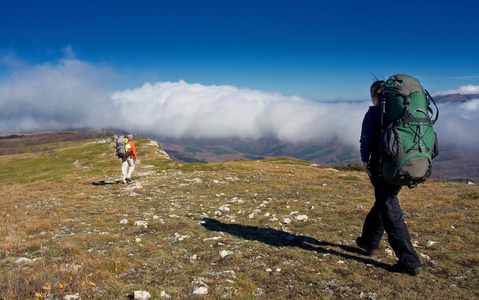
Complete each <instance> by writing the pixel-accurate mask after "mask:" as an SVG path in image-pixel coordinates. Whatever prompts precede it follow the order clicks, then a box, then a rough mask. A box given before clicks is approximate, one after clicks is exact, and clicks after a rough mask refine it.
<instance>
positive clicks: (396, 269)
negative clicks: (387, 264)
mask: <svg viewBox="0 0 479 300" xmlns="http://www.w3.org/2000/svg"><path fill="white" fill-rule="evenodd" d="M389 271H390V272H393V273H405V274H408V275H411V276H416V275H419V274H421V273H422V267H415V268H406V267H404V266H402V265H400V264H395V265H392V266H391V268H390V269H389Z"/></svg>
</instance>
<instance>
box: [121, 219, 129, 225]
mask: <svg viewBox="0 0 479 300" xmlns="http://www.w3.org/2000/svg"><path fill="white" fill-rule="evenodd" d="M120 224H128V220H127V219H123V220H121V221H120Z"/></svg>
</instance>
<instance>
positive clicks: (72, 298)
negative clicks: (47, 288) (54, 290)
mask: <svg viewBox="0 0 479 300" xmlns="http://www.w3.org/2000/svg"><path fill="white" fill-rule="evenodd" d="M80 299H81V298H80V294H78V293H76V294H75V295H65V296H63V300H80Z"/></svg>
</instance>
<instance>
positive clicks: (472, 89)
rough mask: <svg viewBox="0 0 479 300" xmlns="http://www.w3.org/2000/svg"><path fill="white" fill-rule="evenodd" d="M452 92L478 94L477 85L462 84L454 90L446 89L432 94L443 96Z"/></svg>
mask: <svg viewBox="0 0 479 300" xmlns="http://www.w3.org/2000/svg"><path fill="white" fill-rule="evenodd" d="M452 94H463V95H468V94H479V85H472V84H469V85H463V86H461V87H459V88H458V89H455V90H447V91H440V92H436V93H434V94H433V96H444V95H452Z"/></svg>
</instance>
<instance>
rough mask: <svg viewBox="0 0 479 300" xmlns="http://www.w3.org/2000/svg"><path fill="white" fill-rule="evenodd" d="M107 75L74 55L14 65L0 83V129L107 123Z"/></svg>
mask: <svg viewBox="0 0 479 300" xmlns="http://www.w3.org/2000/svg"><path fill="white" fill-rule="evenodd" d="M109 76H111V73H110V72H109V71H108V70H105V69H101V68H98V67H96V66H93V65H90V64H87V63H84V62H81V61H79V60H75V59H63V60H61V61H59V62H57V63H55V64H51V63H45V64H42V65H36V66H33V67H29V68H27V67H26V66H24V65H22V66H21V67H19V68H13V69H12V70H11V72H10V75H9V76H8V78H6V79H5V80H4V81H1V83H0V117H1V121H0V132H12V131H33V130H40V129H65V128H81V127H91V126H103V125H106V124H108V123H107V122H106V121H107V120H106V119H105V117H107V116H108V115H105V111H108V110H109V109H111V107H110V106H111V105H110V104H109V102H111V101H109V100H108V98H109V95H110V94H111V93H110V92H109V90H108V89H107V86H108V85H107V84H106V78H108V77H109Z"/></svg>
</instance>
